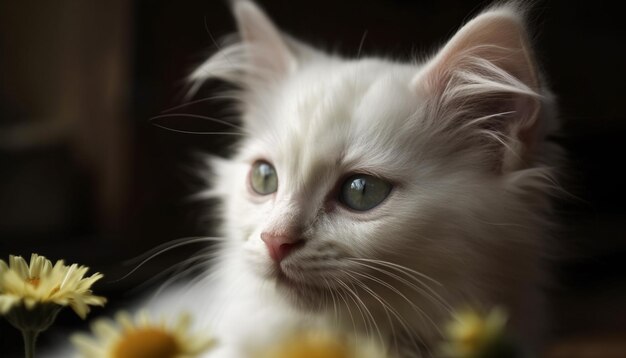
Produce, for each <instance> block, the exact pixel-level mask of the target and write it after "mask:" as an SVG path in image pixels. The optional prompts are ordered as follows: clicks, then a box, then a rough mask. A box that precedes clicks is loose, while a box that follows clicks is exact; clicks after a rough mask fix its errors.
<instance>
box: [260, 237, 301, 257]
mask: <svg viewBox="0 0 626 358" xmlns="http://www.w3.org/2000/svg"><path fill="white" fill-rule="evenodd" d="M261 240H263V242H265V246H267V250H268V251H269V253H270V257H271V258H272V260H274V261H275V262H276V263H279V262H281V261H282V260H283V259H284V258H285V257H287V255H289V253H290V252H292V251H293V250H294V249H297V248H298V247H300V246H302V244H303V243H304V241H303V240H302V239H300V238H299V237H297V236H292V235H275V234H272V233H269V232H264V233H261Z"/></svg>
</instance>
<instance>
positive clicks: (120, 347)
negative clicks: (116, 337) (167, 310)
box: [112, 327, 181, 358]
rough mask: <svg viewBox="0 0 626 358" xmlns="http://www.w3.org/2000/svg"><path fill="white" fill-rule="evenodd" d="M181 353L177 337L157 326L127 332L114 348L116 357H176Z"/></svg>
mask: <svg viewBox="0 0 626 358" xmlns="http://www.w3.org/2000/svg"><path fill="white" fill-rule="evenodd" d="M180 353H181V350H180V347H179V345H178V342H177V341H176V339H175V338H174V337H173V336H172V335H171V334H169V333H167V332H164V331H162V330H160V329H157V328H150V327H146V328H142V329H138V330H135V331H132V332H128V333H126V334H125V335H124V336H123V337H122V340H121V341H120V342H118V343H117V344H116V345H115V347H114V349H113V355H112V357H114V358H174V357H176V356H177V355H179V354H180Z"/></svg>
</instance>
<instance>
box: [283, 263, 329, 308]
mask: <svg viewBox="0 0 626 358" xmlns="http://www.w3.org/2000/svg"><path fill="white" fill-rule="evenodd" d="M273 276H274V280H275V282H276V286H277V288H278V289H279V290H280V291H282V292H284V293H285V294H286V296H287V297H289V299H291V300H292V301H293V302H294V303H295V304H296V305H297V306H300V307H301V308H306V309H311V308H312V307H318V306H319V302H318V298H319V297H320V296H321V295H323V290H324V289H323V288H322V287H320V286H318V285H315V284H312V283H311V281H312V280H308V281H307V280H304V279H296V278H294V277H291V276H290V275H289V274H288V273H286V272H285V270H284V269H283V268H282V267H280V266H279V265H277V266H276V267H275V271H274V274H273Z"/></svg>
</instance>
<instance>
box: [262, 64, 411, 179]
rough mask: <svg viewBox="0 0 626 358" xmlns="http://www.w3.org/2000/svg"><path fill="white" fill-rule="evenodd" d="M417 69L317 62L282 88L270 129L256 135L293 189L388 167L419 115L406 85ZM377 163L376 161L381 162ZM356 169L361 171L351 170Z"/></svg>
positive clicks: (385, 65)
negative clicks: (388, 155)
mask: <svg viewBox="0 0 626 358" xmlns="http://www.w3.org/2000/svg"><path fill="white" fill-rule="evenodd" d="M414 72H415V68H414V67H409V66H406V65H395V64H391V63H388V62H383V61H379V60H361V61H353V62H339V61H337V62H336V63H328V64H318V65H316V67H311V68H307V69H304V70H303V71H302V72H301V73H298V74H296V75H295V76H294V78H293V79H291V80H290V81H288V82H287V83H286V85H285V86H284V87H283V88H282V89H281V93H280V94H279V96H277V97H278V98H279V99H278V100H277V101H276V102H274V103H273V106H272V107H273V108H272V109H271V110H270V111H268V112H269V113H272V114H271V115H272V117H273V118H271V122H270V123H271V125H270V126H269V127H268V128H267V131H266V132H264V133H260V134H259V139H261V141H262V142H264V145H265V146H266V149H267V152H268V155H270V156H272V158H268V159H271V160H272V161H275V162H276V165H279V166H283V167H284V168H282V169H283V170H286V171H287V173H285V174H287V176H288V177H289V179H290V180H293V184H296V183H305V182H307V181H308V180H310V179H311V178H314V179H315V180H319V179H321V178H323V177H329V176H332V174H331V173H330V172H336V171H337V170H338V169H339V170H344V171H350V170H354V169H357V168H363V169H364V170H369V169H370V168H372V167H380V166H382V165H384V164H385V163H384V160H382V158H381V157H380V154H382V153H383V152H385V151H392V150H393V148H391V146H392V144H393V143H394V142H396V141H397V139H398V137H399V136H401V135H403V133H402V129H401V127H402V125H403V123H405V122H406V121H407V120H408V119H409V117H410V116H411V115H412V114H413V113H414V112H415V109H416V106H417V99H416V98H414V97H415V95H414V93H413V92H412V91H411V89H410V88H409V82H410V78H411V75H412V74H414ZM377 161H378V162H377ZM354 167H357V168H354Z"/></svg>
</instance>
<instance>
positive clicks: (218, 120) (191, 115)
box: [150, 113, 243, 130]
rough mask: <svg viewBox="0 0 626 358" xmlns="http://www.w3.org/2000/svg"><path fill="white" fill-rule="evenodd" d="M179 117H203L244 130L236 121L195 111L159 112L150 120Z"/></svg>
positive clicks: (203, 118)
mask: <svg viewBox="0 0 626 358" xmlns="http://www.w3.org/2000/svg"><path fill="white" fill-rule="evenodd" d="M177 117H184V118H196V119H202V120H205V121H210V122H214V123H218V124H222V125H225V126H228V127H231V128H235V129H239V130H243V127H241V126H238V125H236V124H234V123H231V122H227V121H225V120H222V119H218V118H213V117H208V116H203V115H200V114H193V113H167V114H159V115H157V116H154V117H152V118H150V122H152V123H153V124H156V123H154V121H155V120H156V119H161V118H177Z"/></svg>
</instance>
